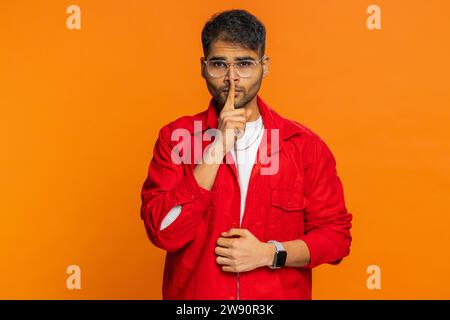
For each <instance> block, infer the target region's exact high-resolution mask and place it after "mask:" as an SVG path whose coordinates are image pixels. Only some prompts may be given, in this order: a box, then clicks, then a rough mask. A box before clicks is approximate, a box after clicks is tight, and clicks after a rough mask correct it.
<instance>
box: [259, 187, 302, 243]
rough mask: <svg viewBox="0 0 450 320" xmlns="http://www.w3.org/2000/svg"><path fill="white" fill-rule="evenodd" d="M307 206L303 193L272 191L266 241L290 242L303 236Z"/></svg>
mask: <svg viewBox="0 0 450 320" xmlns="http://www.w3.org/2000/svg"><path fill="white" fill-rule="evenodd" d="M306 205H307V199H306V198H305V197H304V195H303V192H301V191H293V190H280V189H272V190H271V191H270V206H269V211H268V213H267V220H266V228H265V230H266V232H265V237H266V238H267V239H266V241H267V240H277V241H289V240H294V239H297V238H298V237H300V236H302V235H303V232H304V220H303V219H304V214H303V211H304V209H305V207H306Z"/></svg>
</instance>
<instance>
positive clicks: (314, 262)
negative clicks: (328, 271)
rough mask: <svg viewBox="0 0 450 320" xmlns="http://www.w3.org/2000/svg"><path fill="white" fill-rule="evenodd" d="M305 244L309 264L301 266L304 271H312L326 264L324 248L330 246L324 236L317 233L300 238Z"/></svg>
mask: <svg viewBox="0 0 450 320" xmlns="http://www.w3.org/2000/svg"><path fill="white" fill-rule="evenodd" d="M300 240H302V241H303V242H305V243H306V246H307V247H308V250H309V263H308V264H306V265H305V266H303V268H306V269H312V268H314V267H317V266H318V265H321V264H323V263H325V262H326V260H327V259H326V256H325V252H324V251H326V250H324V248H327V247H328V246H329V245H330V242H329V240H328V239H327V237H326V236H325V235H322V234H320V233H317V232H312V233H309V234H306V235H304V236H303V237H301V238H300Z"/></svg>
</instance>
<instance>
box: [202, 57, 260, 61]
mask: <svg viewBox="0 0 450 320" xmlns="http://www.w3.org/2000/svg"><path fill="white" fill-rule="evenodd" d="M208 60H212V61H227V58H226V57H220V56H215V57H212V58H211V59H208ZM242 60H253V61H256V59H255V58H253V57H251V56H243V57H236V58H235V61H242Z"/></svg>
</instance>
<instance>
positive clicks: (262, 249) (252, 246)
mask: <svg viewBox="0 0 450 320" xmlns="http://www.w3.org/2000/svg"><path fill="white" fill-rule="evenodd" d="M214 252H215V254H216V255H217V258H216V262H217V263H218V264H219V265H221V266H222V270H223V271H225V272H246V271H251V270H254V269H256V268H259V267H263V266H268V265H271V264H272V262H273V257H274V255H275V246H274V245H273V244H270V243H265V242H261V241H259V240H258V239H257V238H256V237H255V236H254V235H253V234H252V233H251V232H250V231H248V230H247V229H236V228H231V229H230V230H229V231H227V232H223V233H222V234H221V237H220V238H218V239H217V246H216V248H215V250H214Z"/></svg>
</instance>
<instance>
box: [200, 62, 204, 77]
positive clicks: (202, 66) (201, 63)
mask: <svg viewBox="0 0 450 320" xmlns="http://www.w3.org/2000/svg"><path fill="white" fill-rule="evenodd" d="M204 61H205V58H204V57H201V58H200V70H201V71H200V72H201V76H202V78H205V62H204Z"/></svg>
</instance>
